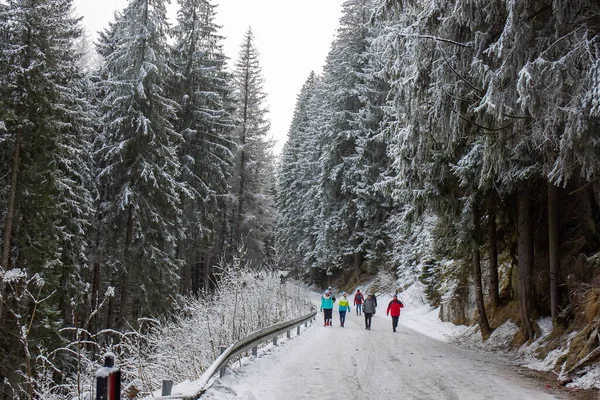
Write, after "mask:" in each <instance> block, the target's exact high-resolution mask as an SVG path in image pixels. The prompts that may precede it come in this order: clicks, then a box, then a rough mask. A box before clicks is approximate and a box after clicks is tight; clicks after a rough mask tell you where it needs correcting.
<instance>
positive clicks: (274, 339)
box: [273, 336, 277, 346]
mask: <svg viewBox="0 0 600 400" xmlns="http://www.w3.org/2000/svg"><path fill="white" fill-rule="evenodd" d="M273 346H277V336H275V337H274V338H273Z"/></svg>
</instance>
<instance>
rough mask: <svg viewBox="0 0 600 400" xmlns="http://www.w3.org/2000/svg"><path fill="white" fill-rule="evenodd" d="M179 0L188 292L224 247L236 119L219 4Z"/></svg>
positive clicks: (184, 285)
mask: <svg viewBox="0 0 600 400" xmlns="http://www.w3.org/2000/svg"><path fill="white" fill-rule="evenodd" d="M179 5H180V9H179V12H178V15H177V25H176V26H175V28H174V29H173V33H174V38H175V43H174V45H173V49H172V57H171V62H172V64H173V71H174V75H173V83H172V85H171V89H170V93H171V95H170V97H171V98H173V99H175V100H176V101H178V102H179V103H180V104H181V108H180V109H179V111H178V113H177V119H176V120H174V122H173V124H174V126H175V129H176V130H177V132H178V133H179V134H180V135H181V137H182V144H181V146H180V147H179V159H180V162H181V168H182V175H181V179H182V180H183V181H184V182H185V183H186V184H187V185H188V189H189V192H187V194H186V195H185V196H184V197H183V204H182V208H183V214H182V221H181V226H180V228H179V240H178V252H179V257H180V258H182V260H183V262H184V265H183V267H182V274H181V275H182V276H181V278H182V282H181V289H182V290H183V291H184V292H188V291H190V290H192V289H193V290H194V291H197V290H198V289H199V288H200V281H202V283H203V285H204V287H205V288H207V289H208V285H209V282H210V275H211V263H212V262H213V261H212V260H213V259H214V255H215V254H217V255H218V254H220V253H221V249H220V248H218V246H220V242H219V240H218V239H219V234H220V230H219V227H220V226H221V225H222V224H223V223H224V221H223V220H221V218H222V215H223V214H224V213H225V201H224V197H225V195H226V194H227V193H228V191H229V186H228V184H229V177H230V173H231V166H232V163H233V149H234V141H233V137H232V130H233V127H234V124H233V119H232V115H231V114H232V112H233V98H232V82H231V76H230V74H229V73H228V72H227V71H226V58H225V55H224V54H223V49H222V44H221V41H222V40H223V37H221V36H219V34H218V28H219V27H218V26H217V25H216V24H215V22H214V19H215V14H216V7H215V6H214V5H212V4H211V2H210V1H206V0H179ZM200 265H203V266H204V268H203V269H202V270H199V266H200ZM200 278H202V279H200Z"/></svg>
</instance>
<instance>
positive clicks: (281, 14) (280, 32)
mask: <svg viewBox="0 0 600 400" xmlns="http://www.w3.org/2000/svg"><path fill="white" fill-rule="evenodd" d="M127 1H128V0H103V1H98V0H74V2H75V7H76V8H77V12H78V14H79V15H81V16H82V17H83V23H84V25H85V26H86V28H87V29H88V31H89V32H90V33H91V34H92V35H94V36H95V34H96V32H97V31H99V30H101V29H103V28H104V27H105V26H106V25H107V24H108V22H109V21H111V20H112V18H113V12H114V11H116V10H121V9H123V8H124V7H125V5H126V4H127ZM343 1H344V0H301V1H288V0H219V1H213V4H217V5H218V7H217V13H218V15H217V23H218V24H220V25H221V26H222V28H221V32H220V33H221V35H223V36H225V37H226V39H225V41H224V43H223V44H224V46H225V53H226V54H227V56H229V57H230V58H231V63H233V61H234V60H235V58H236V57H237V54H238V50H239V48H240V45H241V43H242V39H243V37H244V33H245V32H246V30H247V29H248V27H249V26H251V27H252V31H253V33H254V37H255V45H256V47H257V49H258V51H259V52H260V54H261V66H262V70H263V75H264V78H265V91H266V92H267V95H268V102H269V104H268V105H269V110H270V119H271V135H272V136H273V137H274V138H275V140H276V141H277V142H278V143H277V144H276V145H275V151H276V152H277V153H279V152H280V150H281V148H282V146H283V143H284V141H285V138H286V135H287V131H288V128H289V125H290V122H291V119H292V115H293V112H294V106H295V104H296V96H297V95H298V93H299V92H300V89H301V88H302V85H303V84H304V81H305V80H306V78H307V77H308V75H309V73H310V71H313V70H314V71H315V72H321V69H322V67H323V64H324V63H325V57H326V56H327V53H328V52H329V47H330V45H331V42H332V40H333V38H334V35H335V32H336V30H337V27H338V22H339V18H340V13H341V5H342V3H343ZM172 3H175V0H173V1H172ZM171 7H172V8H173V9H175V8H176V7H175V5H172V6H171Z"/></svg>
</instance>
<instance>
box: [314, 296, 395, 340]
mask: <svg viewBox="0 0 600 400" xmlns="http://www.w3.org/2000/svg"><path fill="white" fill-rule="evenodd" d="M335 301H336V298H335V296H334V295H333V289H332V288H331V286H330V287H328V288H327V290H325V293H323V296H321V311H322V312H323V318H324V326H331V320H332V318H333V307H334V304H335ZM353 305H354V307H355V310H356V315H357V316H359V315H361V314H364V316H365V329H367V330H371V320H372V318H373V315H375V312H376V310H377V297H376V296H375V294H374V293H368V294H367V298H366V299H365V297H364V296H363V294H362V293H361V292H360V290H357V291H356V294H355V295H354V301H353ZM403 307H404V304H403V303H402V302H401V301H400V300H398V296H397V295H396V294H394V298H393V299H392V300H391V301H390V302H389V304H388V307H387V310H386V315H391V317H392V330H393V332H396V329H397V328H398V319H399V317H400V309H401V308H403ZM348 312H350V301H349V300H348V295H347V293H346V292H342V297H341V298H340V300H339V301H338V313H339V315H340V326H341V327H342V328H343V327H344V325H345V323H346V313H348Z"/></svg>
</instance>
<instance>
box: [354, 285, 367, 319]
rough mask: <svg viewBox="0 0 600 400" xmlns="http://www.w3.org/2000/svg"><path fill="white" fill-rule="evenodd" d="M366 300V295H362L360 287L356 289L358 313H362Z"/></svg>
mask: <svg viewBox="0 0 600 400" xmlns="http://www.w3.org/2000/svg"><path fill="white" fill-rule="evenodd" d="M363 301H365V297H364V296H363V295H362V293H361V292H360V290H359V289H356V294H355V295H354V305H355V306H356V315H360V313H361V311H362V303H363Z"/></svg>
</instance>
